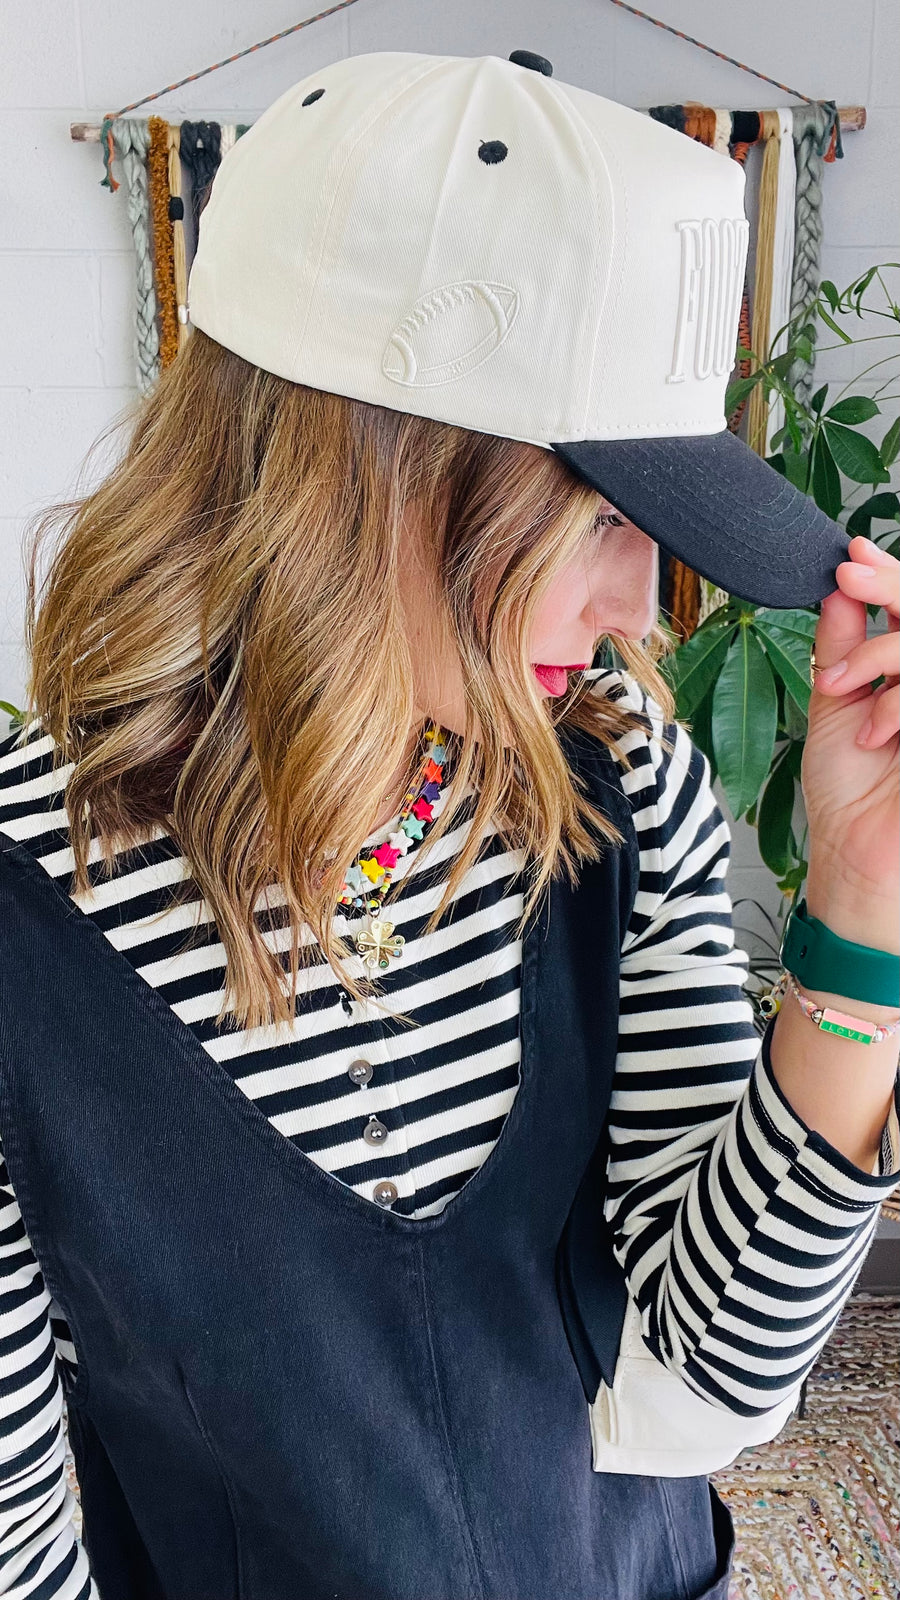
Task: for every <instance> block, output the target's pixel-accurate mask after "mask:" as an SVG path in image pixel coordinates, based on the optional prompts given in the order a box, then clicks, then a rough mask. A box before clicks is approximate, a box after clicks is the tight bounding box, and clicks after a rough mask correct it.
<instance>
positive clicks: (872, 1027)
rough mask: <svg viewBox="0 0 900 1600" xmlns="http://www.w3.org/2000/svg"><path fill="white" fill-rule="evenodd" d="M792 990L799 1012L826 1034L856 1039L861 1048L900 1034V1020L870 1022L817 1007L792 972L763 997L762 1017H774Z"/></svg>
mask: <svg viewBox="0 0 900 1600" xmlns="http://www.w3.org/2000/svg"><path fill="white" fill-rule="evenodd" d="M788 987H789V988H790V990H791V992H792V994H793V995H794V998H795V1000H796V1001H797V1004H798V1005H799V1006H800V1009H801V1010H802V1011H804V1012H805V1013H806V1015H807V1016H808V1017H809V1019H810V1021H812V1022H814V1023H815V1025H816V1027H817V1028H821V1030H822V1032H823V1033H836V1034H838V1036H839V1037H840V1038H841V1039H856V1040H857V1041H858V1042H859V1043H860V1044H881V1042H882V1040H883V1039H889V1038H890V1037H891V1035H892V1034H894V1033H900V1017H898V1018H897V1020H896V1022H879V1023H875V1022H871V1021H869V1020H868V1018H864V1017H851V1016H848V1015H847V1013H846V1012H845V1011H835V1010H833V1009H832V1007H831V1006H820V1005H816V1002H815V1001H814V1000H811V999H810V998H809V995H806V994H804V993H803V992H802V990H801V989H800V987H799V985H798V983H797V980H796V978H795V977H794V974H793V973H792V972H783V973H782V974H781V977H780V978H779V980H778V982H777V983H776V984H775V986H774V987H773V988H772V989H771V990H770V991H769V993H768V994H767V995H766V996H765V997H764V1001H763V1005H762V1011H763V1016H765V1017H773V1016H774V1015H775V1013H776V1011H778V1009H779V1007H780V1005H781V996H782V995H783V993H784V991H785V989H786V988H788Z"/></svg>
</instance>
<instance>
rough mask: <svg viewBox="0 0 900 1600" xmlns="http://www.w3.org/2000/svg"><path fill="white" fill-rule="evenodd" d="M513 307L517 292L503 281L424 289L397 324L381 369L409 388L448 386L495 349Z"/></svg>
mask: <svg viewBox="0 0 900 1600" xmlns="http://www.w3.org/2000/svg"><path fill="white" fill-rule="evenodd" d="M518 309H519V295H518V292H517V291H516V290H515V289H510V288H509V287H508V286H507V285H506V284H503V283H477V282H464V283H445V284H444V285H443V287H442V288H440V289H430V290H429V291H428V293H427V294H423V295H420V296H419V299H418V300H417V301H416V303H415V305H414V306H413V308H412V310H411V311H408V312H407V314H406V316H405V317H404V318H403V321H402V322H398V323H397V326H396V328H395V329H394V331H393V333H392V334H391V337H390V338H389V340H388V342H387V345H386V346H385V351H384V355H383V356H382V358H381V370H382V372H383V373H384V375H385V377H386V378H392V379H393V381H394V382H395V383H403V384H406V385H408V386H410V387H417V388H426V387H428V386H429V385H430V384H437V383H450V382H452V381H453V379H454V378H461V377H462V376H463V375H464V374H465V373H467V372H471V371H472V369H473V367H478V366H480V365H481V363H482V361H487V359H488V357H489V356H492V355H493V354H494V351H495V350H498V349H499V348H500V346H501V344H502V343H503V341H504V339H505V338H506V335H507V334H508V333H509V330H510V328H511V327H512V325H513V323H514V322H515V319H516V313H517V312H518Z"/></svg>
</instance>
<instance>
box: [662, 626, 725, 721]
mask: <svg viewBox="0 0 900 1600" xmlns="http://www.w3.org/2000/svg"><path fill="white" fill-rule="evenodd" d="M733 632H734V623H733V622H722V621H719V622H715V621H713V620H710V621H709V622H705V623H703V624H702V626H701V627H699V628H697V629H696V630H695V631H694V633H692V634H691V637H690V638H689V639H687V640H686V641H685V643H684V644H681V645H679V646H678V649H677V650H676V651H675V652H674V654H672V655H671V656H668V657H667V658H666V660H665V663H664V667H663V670H664V672H665V675H666V677H667V678H668V680H669V682H670V684H671V685H672V688H673V689H674V691H675V699H676V708H677V714H678V716H679V717H681V718H684V719H687V718H688V717H690V716H691V714H692V713H693V711H694V709H695V707H696V706H697V705H699V703H700V701H701V700H702V699H703V697H704V695H705V694H706V693H707V691H708V690H709V689H710V688H711V687H712V683H713V679H714V678H715V676H716V673H717V672H718V670H719V668H720V666H721V665H722V662H723V661H724V659H725V652H726V651H727V649H728V645H729V641H730V639H731V636H732V634H733Z"/></svg>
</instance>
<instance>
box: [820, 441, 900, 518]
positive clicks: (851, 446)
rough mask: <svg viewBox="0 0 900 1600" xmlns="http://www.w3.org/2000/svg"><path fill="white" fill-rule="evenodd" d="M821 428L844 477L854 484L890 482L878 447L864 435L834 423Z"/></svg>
mask: <svg viewBox="0 0 900 1600" xmlns="http://www.w3.org/2000/svg"><path fill="white" fill-rule="evenodd" d="M822 426H823V429H824V431H825V433H826V434H827V436H828V443H829V446H830V448H831V454H832V455H833V457H834V459H835V462H836V463H837V465H838V467H839V468H840V470H841V472H843V473H844V475H845V477H847V478H852V479H853V481H854V483H889V482H890V474H889V473H887V472H885V470H884V467H883V465H882V461H881V457H880V455H879V454H878V446H877V445H874V444H873V443H872V441H871V439H867V438H866V436H865V434H864V433H855V432H854V431H853V429H852V428H844V427H842V426H841V425H840V424H839V423H834V422H824V423H823V424H822ZM819 437H820V438H821V434H820V436H819ZM823 509H824V508H823ZM833 514H834V513H832V515H833Z"/></svg>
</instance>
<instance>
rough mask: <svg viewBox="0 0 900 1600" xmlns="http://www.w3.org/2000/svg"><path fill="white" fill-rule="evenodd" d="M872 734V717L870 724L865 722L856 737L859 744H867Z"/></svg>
mask: <svg viewBox="0 0 900 1600" xmlns="http://www.w3.org/2000/svg"><path fill="white" fill-rule="evenodd" d="M871 732H872V718H871V717H870V718H869V720H868V722H864V723H863V725H862V727H861V728H860V730H859V733H858V734H857V735H856V742H857V744H865V742H866V740H867V739H868V737H869V734H870V733H871Z"/></svg>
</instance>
